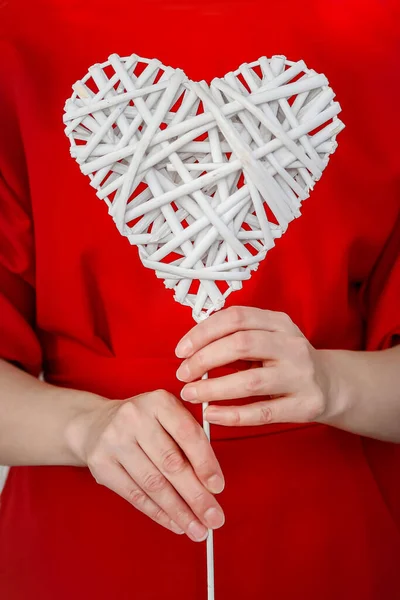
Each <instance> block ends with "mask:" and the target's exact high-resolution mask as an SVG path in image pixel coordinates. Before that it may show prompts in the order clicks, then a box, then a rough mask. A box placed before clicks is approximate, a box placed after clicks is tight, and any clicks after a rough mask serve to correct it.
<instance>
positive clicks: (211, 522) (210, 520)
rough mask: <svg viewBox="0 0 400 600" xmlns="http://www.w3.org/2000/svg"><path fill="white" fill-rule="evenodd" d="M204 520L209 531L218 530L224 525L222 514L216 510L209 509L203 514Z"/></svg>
mask: <svg viewBox="0 0 400 600" xmlns="http://www.w3.org/2000/svg"><path fill="white" fill-rule="evenodd" d="M204 520H205V522H206V523H207V525H208V527H209V528H210V529H218V528H219V527H222V525H223V524H224V523H225V517H224V513H223V512H221V511H220V510H218V509H217V508H209V509H208V510H206V512H205V513H204Z"/></svg>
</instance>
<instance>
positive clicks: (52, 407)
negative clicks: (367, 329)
mask: <svg viewBox="0 0 400 600" xmlns="http://www.w3.org/2000/svg"><path fill="white" fill-rule="evenodd" d="M176 354H177V356H178V357H180V358H182V359H183V362H182V364H181V366H180V368H179V370H178V372H177V376H178V378H179V379H180V380H181V381H183V382H185V383H186V385H185V386H184V387H183V390H182V398H183V399H184V400H185V401H191V402H207V401H212V402H213V404H212V405H211V406H210V407H209V408H208V409H207V411H206V418H207V419H208V420H209V421H210V422H212V423H216V422H217V423H219V424H221V425H225V426H231V425H235V426H241V425H254V426H257V425H263V424H266V423H280V422H281V423H282V422H298V423H307V422H320V423H325V424H328V425H332V426H334V427H338V428H341V429H345V430H347V431H350V432H353V433H357V434H361V435H366V436H370V437H375V438H378V439H382V440H388V441H393V442H400V368H399V367H400V346H398V347H395V348H392V349H390V350H385V351H380V352H349V351H341V350H316V349H314V348H313V347H312V345H311V344H310V343H309V342H308V341H307V339H306V338H305V337H304V336H303V334H302V333H301V332H300V330H299V329H298V327H297V326H296V325H295V324H294V323H293V322H292V321H291V319H290V318H289V317H288V316H287V315H284V314H282V313H276V312H272V311H266V310H260V309H255V308H244V307H233V308H229V309H226V310H224V311H221V312H219V313H216V314H215V315H213V316H212V317H210V318H209V319H208V320H207V321H205V322H203V323H200V324H199V325H196V326H195V327H194V328H193V329H192V330H191V331H190V332H189V333H188V334H186V335H185V336H184V337H183V338H182V340H181V341H180V343H179V344H178V346H177V349H176ZM238 359H241V360H248V361H251V363H252V366H253V363H254V362H257V363H258V365H257V366H255V367H253V368H251V369H248V370H244V371H241V372H236V373H233V374H232V375H227V376H225V377H219V378H214V379H209V380H204V381H200V378H201V376H202V375H203V374H204V373H206V372H207V371H209V370H211V369H213V368H214V367H217V366H222V365H226V364H229V363H232V362H234V361H236V360H238ZM249 397H253V398H254V397H257V398H259V400H257V401H256V402H254V401H253V402H250V403H247V404H245V405H243V406H241V407H236V406H235V407H225V406H224V407H222V406H218V401H219V400H227V399H228V400H229V399H234V398H249ZM214 402H215V404H214ZM0 464H8V465H72V466H87V467H88V468H89V469H90V471H91V473H92V475H93V477H94V478H95V480H96V481H97V482H98V483H99V484H101V485H105V486H107V487H108V488H110V489H111V490H112V491H114V492H115V493H117V494H119V495H120V496H121V497H122V498H124V499H125V500H126V501H128V502H130V503H131V504H132V505H133V506H134V507H135V508H137V509H138V510H140V511H142V512H143V513H145V514H146V515H148V516H149V517H150V518H152V519H153V520H154V521H156V522H157V523H159V524H160V525H162V526H163V527H166V528H167V529H169V530H170V531H173V532H175V533H178V534H181V533H185V534H186V535H187V536H188V537H189V538H190V539H192V540H193V541H203V540H204V539H205V538H206V536H207V528H212V529H217V528H219V527H221V526H222V525H223V523H224V514H223V510H222V508H221V506H220V504H219V503H218V502H217V499H216V497H215V495H216V494H218V493H219V492H221V491H222V490H223V488H224V478H223V474H222V471H221V467H220V465H219V464H218V461H217V459H216V457H215V454H214V452H213V450H212V447H211V445H210V443H209V442H208V440H207V438H206V437H205V434H204V432H203V430H202V428H201V426H200V425H199V424H198V423H197V422H196V421H195V419H194V418H193V417H192V415H191V413H190V412H189V411H188V409H187V408H186V406H185V403H184V402H182V401H181V400H179V399H177V398H175V397H174V396H173V395H172V394H170V393H168V392H167V391H165V390H156V391H152V392H149V393H147V394H142V395H140V396H135V397H132V398H128V399H124V400H123V401H121V400H109V399H105V398H102V397H100V396H97V395H95V394H91V393H88V392H81V391H77V390H70V389H63V388H59V387H55V386H52V385H50V384H47V383H44V382H41V381H38V380H37V379H36V378H34V377H33V376H31V375H28V374H26V373H24V372H23V371H21V370H20V369H18V368H16V367H14V366H12V365H10V364H8V363H6V362H5V361H1V360H0Z"/></svg>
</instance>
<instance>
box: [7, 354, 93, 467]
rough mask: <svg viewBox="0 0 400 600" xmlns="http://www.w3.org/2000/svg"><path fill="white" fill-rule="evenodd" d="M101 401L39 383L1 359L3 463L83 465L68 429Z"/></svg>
mask: <svg viewBox="0 0 400 600" xmlns="http://www.w3.org/2000/svg"><path fill="white" fill-rule="evenodd" d="M100 402H104V400H103V399H102V398H100V397H99V396H96V395H94V394H91V393H88V392H81V391H76V390H70V389H66V388H59V387H56V386H53V385H50V384H48V383H45V382H42V381H39V380H37V379H36V378H35V377H32V376H31V375H28V374H27V373H25V372H23V371H21V370H20V369H18V368H16V367H14V366H13V365H10V364H9V363H7V362H5V361H3V360H1V359H0V464H4V465H77V466H79V465H80V464H81V463H80V461H79V459H78V458H77V456H76V454H75V453H74V452H73V449H71V447H70V444H69V443H68V439H67V437H68V436H67V431H68V427H69V424H70V423H71V422H73V420H74V418H75V417H76V416H77V415H78V414H82V413H83V412H85V411H88V412H90V411H91V410H93V409H94V408H95V407H97V406H98V405H99V403H100Z"/></svg>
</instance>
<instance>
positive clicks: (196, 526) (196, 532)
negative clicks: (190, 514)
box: [188, 521, 208, 542]
mask: <svg viewBox="0 0 400 600" xmlns="http://www.w3.org/2000/svg"><path fill="white" fill-rule="evenodd" d="M188 534H189V536H190V537H191V538H192V540H193V541H195V542H204V540H205V539H207V536H208V531H207V529H206V528H205V527H204V525H202V524H201V523H199V522H198V521H192V522H191V523H190V525H189V527H188Z"/></svg>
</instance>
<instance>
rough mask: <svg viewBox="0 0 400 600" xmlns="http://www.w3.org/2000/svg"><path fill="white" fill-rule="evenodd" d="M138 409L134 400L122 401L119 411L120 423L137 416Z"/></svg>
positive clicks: (118, 419) (118, 418)
mask: <svg viewBox="0 0 400 600" xmlns="http://www.w3.org/2000/svg"><path fill="white" fill-rule="evenodd" d="M136 414H137V410H136V407H135V405H134V403H133V402H130V401H127V402H121V406H120V407H119V408H118V411H117V421H118V423H119V424H121V423H126V421H131V420H132V419H134V418H135V417H136Z"/></svg>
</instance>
